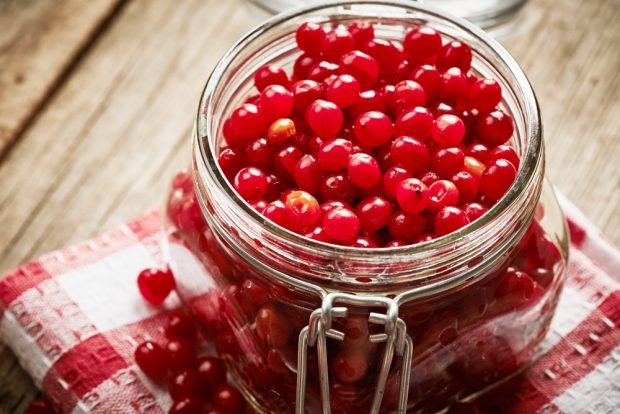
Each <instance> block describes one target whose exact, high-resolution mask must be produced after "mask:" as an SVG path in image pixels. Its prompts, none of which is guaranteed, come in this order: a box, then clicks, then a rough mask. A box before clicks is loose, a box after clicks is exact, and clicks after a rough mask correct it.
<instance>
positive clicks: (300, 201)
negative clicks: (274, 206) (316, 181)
mask: <svg viewBox="0 0 620 414" xmlns="http://www.w3.org/2000/svg"><path fill="white" fill-rule="evenodd" d="M284 206H285V207H286V211H287V213H288V217H289V223H290V225H292V226H294V227H295V228H296V229H299V230H303V229H306V228H308V227H310V226H312V225H313V224H315V223H316V222H317V221H318V220H319V218H320V217H321V209H320V207H319V203H318V202H317V201H316V198H314V197H313V196H312V195H311V194H309V193H307V192H305V191H292V192H290V193H289V194H288V195H287V196H286V200H285V201H284Z"/></svg>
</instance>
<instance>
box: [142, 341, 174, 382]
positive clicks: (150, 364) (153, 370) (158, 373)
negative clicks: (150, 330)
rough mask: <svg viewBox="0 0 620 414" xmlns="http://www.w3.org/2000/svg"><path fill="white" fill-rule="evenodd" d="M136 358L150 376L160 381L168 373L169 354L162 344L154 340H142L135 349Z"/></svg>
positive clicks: (143, 370)
mask: <svg viewBox="0 0 620 414" xmlns="http://www.w3.org/2000/svg"><path fill="white" fill-rule="evenodd" d="M134 360H135V361H136V364H137V365H138V367H139V368H140V370H141V371H142V372H144V373H145V374H146V376H148V377H149V378H151V379H153V380H155V381H160V380H162V379H164V378H166V376H167V375H168V370H169V367H170V366H169V362H168V355H167V354H166V351H165V350H164V348H162V347H161V345H159V344H157V343H156V342H153V341H145V342H142V343H141V344H140V345H138V347H137V348H136V350H135V351H134Z"/></svg>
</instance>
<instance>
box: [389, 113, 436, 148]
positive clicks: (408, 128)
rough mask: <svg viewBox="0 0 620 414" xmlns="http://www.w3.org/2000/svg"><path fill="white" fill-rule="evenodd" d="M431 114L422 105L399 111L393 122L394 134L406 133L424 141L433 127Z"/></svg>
mask: <svg viewBox="0 0 620 414" xmlns="http://www.w3.org/2000/svg"><path fill="white" fill-rule="evenodd" d="M433 122H434V121H433V114H431V112H430V111H429V110H428V109H426V108H424V107H423V106H417V107H415V108H411V109H408V110H406V111H403V112H401V113H400V114H399V115H398V118H396V122H395V123H394V135H396V136H400V135H408V136H411V137H414V138H416V139H419V140H420V141H426V139H427V138H428V137H429V136H430V135H431V130H432V128H433Z"/></svg>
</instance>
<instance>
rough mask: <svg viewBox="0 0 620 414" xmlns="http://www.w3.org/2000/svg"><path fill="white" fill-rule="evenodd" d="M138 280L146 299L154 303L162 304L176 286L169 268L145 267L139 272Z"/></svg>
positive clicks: (139, 287)
mask: <svg viewBox="0 0 620 414" xmlns="http://www.w3.org/2000/svg"><path fill="white" fill-rule="evenodd" d="M137 282H138V289H139V290H140V294H141V295H142V297H143V298H144V300H146V301H147V302H149V303H151V304H153V305H160V304H162V303H163V301H164V300H165V299H166V298H167V297H168V295H169V294H170V292H172V290H173V289H174V288H175V286H176V283H175V281H174V275H173V274H172V271H171V270H170V269H169V268H166V269H145V270H143V271H141V272H140V273H139V274H138V279H137Z"/></svg>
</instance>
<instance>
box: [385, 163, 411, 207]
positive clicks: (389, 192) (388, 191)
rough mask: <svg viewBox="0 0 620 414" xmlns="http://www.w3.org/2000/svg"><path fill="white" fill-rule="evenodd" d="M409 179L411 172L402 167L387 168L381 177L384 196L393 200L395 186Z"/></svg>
mask: <svg viewBox="0 0 620 414" xmlns="http://www.w3.org/2000/svg"><path fill="white" fill-rule="evenodd" d="M411 177H413V174H412V172H411V171H410V170H408V169H406V168H404V167H402V166H399V165H395V166H392V167H390V168H388V170H387V171H386V172H385V174H384V175H383V191H384V192H385V195H386V196H387V197H389V198H391V199H395V198H396V186H397V185H398V183H400V182H401V181H402V180H404V179H406V178H411Z"/></svg>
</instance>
